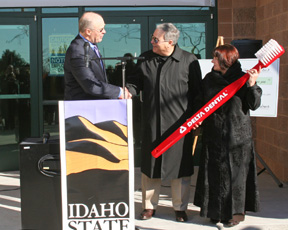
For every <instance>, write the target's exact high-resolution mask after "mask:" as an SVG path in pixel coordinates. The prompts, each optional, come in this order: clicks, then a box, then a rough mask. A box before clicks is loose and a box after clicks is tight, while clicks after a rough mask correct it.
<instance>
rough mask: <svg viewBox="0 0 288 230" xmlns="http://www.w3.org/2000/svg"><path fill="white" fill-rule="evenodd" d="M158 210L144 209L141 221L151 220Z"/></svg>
mask: <svg viewBox="0 0 288 230" xmlns="http://www.w3.org/2000/svg"><path fill="white" fill-rule="evenodd" d="M155 212H156V210H154V209H144V210H143V211H142V212H141V214H140V219H141V220H149V219H151V218H152V216H154V215H155Z"/></svg>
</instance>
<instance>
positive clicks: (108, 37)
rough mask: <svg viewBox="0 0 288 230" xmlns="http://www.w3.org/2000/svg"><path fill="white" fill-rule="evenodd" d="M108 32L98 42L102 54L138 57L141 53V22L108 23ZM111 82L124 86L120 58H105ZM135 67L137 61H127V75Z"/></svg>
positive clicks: (108, 56)
mask: <svg viewBox="0 0 288 230" xmlns="http://www.w3.org/2000/svg"><path fill="white" fill-rule="evenodd" d="M105 30H106V34H105V35H104V39H103V40H102V42H101V43H99V44H98V46H99V50H100V52H101V54H102V56H103V57H104V58H105V57H106V58H111V57H115V58H117V57H119V58H120V57H124V56H125V57H129V56H130V57H138V56H139V55H140V53H141V25H140V24H107V25H106V26H105ZM104 63H105V67H106V72H107V76H108V79H109V82H110V83H111V84H114V85H118V86H122V66H121V61H120V60H116V59H115V60H104ZM134 67H135V61H127V64H126V67H125V69H126V71H125V74H126V76H129V75H130V74H131V73H132V72H133V71H134Z"/></svg>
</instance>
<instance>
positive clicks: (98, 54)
mask: <svg viewBox="0 0 288 230" xmlns="http://www.w3.org/2000/svg"><path fill="white" fill-rule="evenodd" d="M94 51H95V53H96V55H97V57H98V58H99V61H100V64H101V66H102V69H103V71H104V64H103V61H102V59H101V55H100V52H99V50H98V47H97V46H94Z"/></svg>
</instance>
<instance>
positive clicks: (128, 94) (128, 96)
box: [119, 87, 132, 99]
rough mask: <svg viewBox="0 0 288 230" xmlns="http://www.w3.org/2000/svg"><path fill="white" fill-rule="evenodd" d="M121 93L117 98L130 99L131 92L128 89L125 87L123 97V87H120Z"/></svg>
mask: <svg viewBox="0 0 288 230" xmlns="http://www.w3.org/2000/svg"><path fill="white" fill-rule="evenodd" d="M121 92H122V93H121V95H120V97H119V99H131V98H132V94H131V93H130V92H129V91H128V89H127V88H126V87H125V98H124V95H123V88H121Z"/></svg>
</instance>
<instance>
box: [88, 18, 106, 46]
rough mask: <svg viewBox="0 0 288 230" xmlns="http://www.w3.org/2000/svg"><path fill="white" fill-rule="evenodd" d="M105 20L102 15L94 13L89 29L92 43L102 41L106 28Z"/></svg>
mask: <svg viewBox="0 0 288 230" xmlns="http://www.w3.org/2000/svg"><path fill="white" fill-rule="evenodd" d="M104 27H105V22H104V20H103V18H102V17H100V16H98V15H93V23H92V26H91V28H90V29H87V34H88V38H87V40H89V41H90V42H91V43H94V44H95V43H99V42H101V41H102V39H103V37H104V34H106V30H105V28H104Z"/></svg>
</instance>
